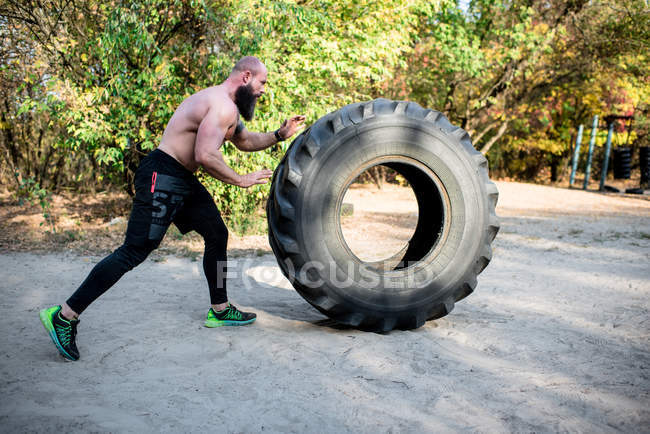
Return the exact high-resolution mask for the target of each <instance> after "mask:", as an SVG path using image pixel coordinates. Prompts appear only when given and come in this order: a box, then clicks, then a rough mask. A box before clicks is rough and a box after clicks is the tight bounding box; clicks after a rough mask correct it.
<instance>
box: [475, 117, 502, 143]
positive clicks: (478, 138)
mask: <svg viewBox="0 0 650 434" xmlns="http://www.w3.org/2000/svg"><path fill="white" fill-rule="evenodd" d="M497 125H499V121H494V122H492V123H491V124H490V125H488V126H487V127H485V129H484V130H483V131H481V132H480V133H479V134H478V135H477V136H476V137H474V138H473V139H472V141H473V142H474V143H475V144H476V143H478V142H480V141H481V139H482V138H483V136H484V135H486V134H487V133H488V132H490V131H491V130H492V128H494V127H496V126H497Z"/></svg>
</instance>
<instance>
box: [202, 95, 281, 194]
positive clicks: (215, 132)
mask: <svg viewBox="0 0 650 434" xmlns="http://www.w3.org/2000/svg"><path fill="white" fill-rule="evenodd" d="M223 119H227V118H226V117H225V116H219V114H217V113H215V112H214V109H212V108H211V109H210V110H209V111H208V113H207V114H206V116H205V117H204V118H203V121H201V125H199V129H198V131H197V133H196V144H195V146H194V159H195V160H196V162H197V163H199V164H200V165H201V166H203V168H204V169H205V171H206V172H208V174H209V175H210V176H212V177H214V178H217V179H219V180H221V181H224V182H227V183H228V184H232V185H237V186H239V187H250V186H251V185H254V184H264V183H265V182H266V178H268V177H269V176H270V175H271V174H272V172H271V171H270V170H267V169H265V170H261V171H258V172H254V173H249V174H246V175H240V174H238V173H237V172H235V171H234V170H232V169H231V168H230V167H229V166H228V165H227V164H226V162H225V161H224V159H223V155H222V153H221V149H220V145H221V144H222V143H223V139H224V136H225V133H226V131H227V130H228V126H229V125H228V123H227V121H224V120H223ZM267 172H268V173H267Z"/></svg>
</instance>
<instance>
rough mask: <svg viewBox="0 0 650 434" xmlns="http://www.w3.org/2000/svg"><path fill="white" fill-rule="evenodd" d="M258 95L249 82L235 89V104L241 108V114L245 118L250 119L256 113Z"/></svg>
mask: <svg viewBox="0 0 650 434" xmlns="http://www.w3.org/2000/svg"><path fill="white" fill-rule="evenodd" d="M257 98H258V97H257V96H256V95H255V94H254V93H253V87H252V86H251V85H250V83H248V84H247V85H245V86H244V85H242V86H239V87H238V88H237V90H236V91H235V105H237V108H238V109H239V114H241V115H242V117H243V118H244V119H246V120H247V121H250V120H252V119H253V115H254V114H255V104H256V103H257Z"/></svg>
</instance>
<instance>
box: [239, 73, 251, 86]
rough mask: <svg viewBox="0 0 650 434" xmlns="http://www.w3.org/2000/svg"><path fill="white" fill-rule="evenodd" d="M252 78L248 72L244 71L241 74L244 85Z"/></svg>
mask: <svg viewBox="0 0 650 434" xmlns="http://www.w3.org/2000/svg"><path fill="white" fill-rule="evenodd" d="M252 76H253V75H252V74H251V72H250V71H244V72H243V73H242V76H241V79H242V81H243V82H244V84H248V82H249V81H250V80H251V78H252Z"/></svg>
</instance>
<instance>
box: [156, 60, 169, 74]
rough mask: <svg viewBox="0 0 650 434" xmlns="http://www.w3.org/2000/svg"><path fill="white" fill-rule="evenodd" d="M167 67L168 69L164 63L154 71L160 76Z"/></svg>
mask: <svg viewBox="0 0 650 434" xmlns="http://www.w3.org/2000/svg"><path fill="white" fill-rule="evenodd" d="M166 67H167V62H162V63H161V64H160V65H158V66H156V69H154V71H155V72H156V74H160V71H162V70H163V68H166Z"/></svg>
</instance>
